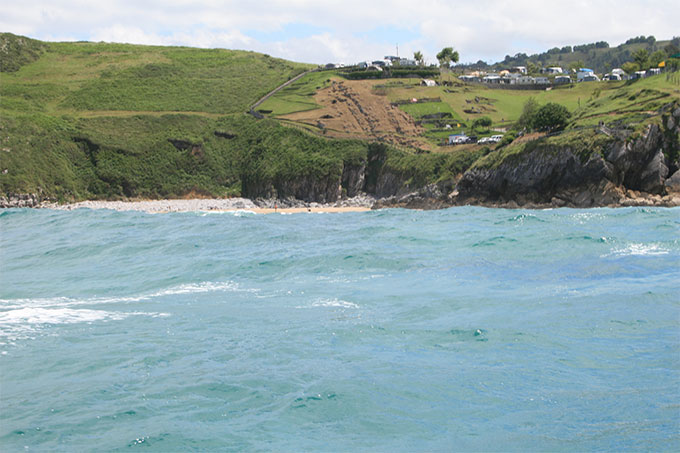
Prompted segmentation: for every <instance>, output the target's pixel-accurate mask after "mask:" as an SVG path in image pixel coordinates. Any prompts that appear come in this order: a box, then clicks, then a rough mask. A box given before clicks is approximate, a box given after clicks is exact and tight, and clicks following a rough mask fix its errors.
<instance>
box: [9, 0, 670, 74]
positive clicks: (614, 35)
mask: <svg viewBox="0 0 680 453" xmlns="http://www.w3.org/2000/svg"><path fill="white" fill-rule="evenodd" d="M679 22H680V2H678V1H677V0H638V1H635V2H632V1H629V0H595V1H593V0H588V1H582V0H569V1H559V0H541V1H529V0H466V1H459V0H416V1H414V0H251V1H243V0H232V1H224V0H223V1H219V0H110V1H102V2H97V1H92V0H49V1H42V0H20V1H13V2H10V1H3V2H2V4H1V5H0V31H7V32H12V33H16V34H21V35H26V36H29V37H32V38H37V39H42V40H46V41H75V40H87V41H107V42H127V43H136V44H162V45H187V46H195V47H209V48H212V47H221V48H230V49H246V50H255V51H259V52H264V53H268V54H270V55H273V56H277V57H282V58H287V59H290V60H295V61H302V62H309V63H327V62H344V63H355V62H357V61H361V60H367V59H375V58H378V57H382V56H384V55H393V54H395V53H396V46H397V44H398V46H399V55H401V56H409V57H410V56H412V55H413V52H414V51H416V50H420V51H422V52H423V54H424V55H425V58H426V60H428V61H429V62H434V61H435V54H436V53H437V52H438V51H439V50H441V48H442V47H445V46H453V47H454V48H456V49H457V50H458V51H459V52H460V55H461V62H475V61H477V60H485V61H489V62H494V61H497V60H501V59H503V58H504V56H505V55H506V54H510V55H514V54H516V53H517V52H525V53H528V54H531V53H535V52H541V51H544V50H547V49H549V48H551V47H555V46H560V47H561V46H565V45H574V44H585V43H589V42H594V41H601V40H604V41H607V42H609V43H610V45H618V44H620V43H621V42H623V41H625V40H626V39H628V38H630V37H633V36H639V35H650V34H651V35H654V36H656V38H657V39H669V38H671V37H672V36H673V35H674V34H675V35H678V34H680V32H679V30H680V29H679V28H678V23H679Z"/></svg>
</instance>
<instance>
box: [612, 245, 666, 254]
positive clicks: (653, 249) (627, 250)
mask: <svg viewBox="0 0 680 453" xmlns="http://www.w3.org/2000/svg"><path fill="white" fill-rule="evenodd" d="M668 253H669V251H668V250H667V249H665V248H663V247H660V246H659V245H658V244H641V243H633V244H629V245H627V246H626V247H622V248H616V249H614V250H612V252H611V253H609V254H607V255H604V256H603V257H609V256H658V255H667V254H668Z"/></svg>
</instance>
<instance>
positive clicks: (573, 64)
mask: <svg viewBox="0 0 680 453" xmlns="http://www.w3.org/2000/svg"><path fill="white" fill-rule="evenodd" d="M584 66H585V63H584V62H583V60H576V61H572V62H571V63H569V69H571V70H572V71H574V72H576V71H578V70H579V69H580V68H582V67H584Z"/></svg>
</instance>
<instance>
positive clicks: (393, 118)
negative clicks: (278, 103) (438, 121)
mask: <svg viewBox="0 0 680 453" xmlns="http://www.w3.org/2000/svg"><path fill="white" fill-rule="evenodd" d="M375 83H376V82H375V81H364V80H362V81H349V80H333V81H332V82H331V84H330V85H329V86H328V87H327V88H324V89H322V90H319V91H318V92H317V93H316V95H315V96H314V99H315V101H316V102H317V104H319V105H322V106H323V108H321V109H317V110H311V111H307V112H297V113H292V114H290V115H285V116H282V118H285V119H288V120H293V121H297V122H303V123H307V124H310V125H313V126H316V127H320V128H322V129H325V131H326V132H325V133H326V135H328V136H332V137H354V138H363V139H380V140H384V141H386V142H388V143H393V144H397V145H402V146H408V147H412V148H429V145H428V144H427V142H426V141H425V140H423V139H420V138H418V136H419V135H420V134H421V133H422V132H423V130H422V128H421V127H420V126H418V125H416V124H415V122H414V120H413V118H412V117H411V116H410V115H408V114H407V113H405V112H404V111H402V110H400V109H399V108H398V107H395V106H392V105H391V104H390V102H389V101H388V100H387V97H386V96H380V95H377V94H375V93H373V90H372V88H373V85H374V84H375Z"/></svg>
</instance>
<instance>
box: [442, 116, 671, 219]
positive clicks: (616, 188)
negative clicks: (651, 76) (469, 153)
mask: <svg viewBox="0 0 680 453" xmlns="http://www.w3.org/2000/svg"><path fill="white" fill-rule="evenodd" d="M667 109H668V110H669V111H671V112H672V113H669V114H668V115H667V116H666V117H665V118H664V122H663V124H662V126H659V125H657V124H650V125H649V126H647V127H646V128H645V130H644V131H643V133H641V134H639V135H633V136H630V137H628V138H619V139H616V140H613V141H612V142H611V143H610V144H609V145H608V149H606V150H605V152H604V153H601V154H600V153H597V152H593V153H592V154H591V155H590V157H589V158H588V160H587V161H586V162H583V161H582V160H581V158H580V157H579V155H578V153H576V152H575V151H574V149H573V147H570V146H569V145H549V144H545V145H541V144H538V145H536V146H533V147H531V149H530V150H528V151H524V152H521V153H518V154H514V155H510V156H507V157H506V158H505V159H503V160H502V161H501V162H499V163H497V165H495V166H491V167H475V168H471V169H470V170H468V171H467V172H466V173H465V174H464V175H463V177H462V179H461V180H460V181H459V183H458V185H457V187H456V189H457V192H458V193H457V195H456V196H455V197H454V200H453V202H454V203H455V204H486V205H507V204H511V203H513V204H518V205H528V206H534V205H535V206H546V205H549V206H572V207H591V206H626V205H637V204H650V205H667V206H672V205H678V203H680V199H678V198H677V197H674V196H673V195H672V194H671V192H674V191H677V190H678V187H679V186H680V176H678V175H677V173H678V167H679V163H678V154H679V150H678V135H680V108H668V107H667ZM671 173H672V176H671V177H670V178H669V177H668V176H669V174H671Z"/></svg>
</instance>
